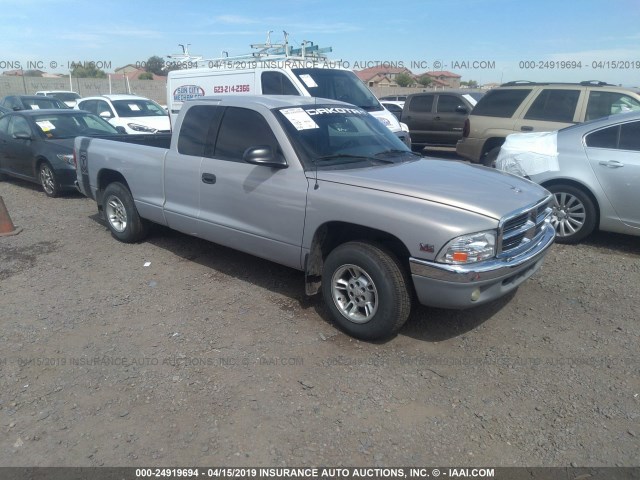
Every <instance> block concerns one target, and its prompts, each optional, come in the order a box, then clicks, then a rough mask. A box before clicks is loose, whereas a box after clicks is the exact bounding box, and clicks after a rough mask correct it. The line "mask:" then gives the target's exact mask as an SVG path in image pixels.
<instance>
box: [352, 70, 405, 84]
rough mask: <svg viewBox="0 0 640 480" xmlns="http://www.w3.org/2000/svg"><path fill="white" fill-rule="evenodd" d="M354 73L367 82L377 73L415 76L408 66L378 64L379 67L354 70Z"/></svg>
mask: <svg viewBox="0 0 640 480" xmlns="http://www.w3.org/2000/svg"><path fill="white" fill-rule="evenodd" d="M354 73H355V74H356V75H357V77H358V78H359V79H360V80H362V81H363V82H367V81H369V80H371V79H372V78H373V77H375V76H376V75H387V74H398V73H406V74H407V75H411V76H413V74H412V73H411V70H409V69H408V68H406V67H385V66H377V67H370V68H365V69H364V70H354Z"/></svg>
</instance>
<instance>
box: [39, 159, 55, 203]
mask: <svg viewBox="0 0 640 480" xmlns="http://www.w3.org/2000/svg"><path fill="white" fill-rule="evenodd" d="M38 176H39V177H40V185H42V189H43V190H44V193H45V194H46V195H47V196H49V197H57V196H58V182H57V180H56V175H55V173H53V169H52V168H51V165H49V164H48V163H47V162H43V163H42V164H40V172H39V175H38Z"/></svg>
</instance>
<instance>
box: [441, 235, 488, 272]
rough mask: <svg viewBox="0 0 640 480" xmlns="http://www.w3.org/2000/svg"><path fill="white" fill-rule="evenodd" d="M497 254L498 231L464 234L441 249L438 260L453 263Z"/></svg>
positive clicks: (468, 261)
mask: <svg viewBox="0 0 640 480" xmlns="http://www.w3.org/2000/svg"><path fill="white" fill-rule="evenodd" d="M495 255H496V232H495V231H493V230H487V231H486V232H478V233H472V234H470V235H462V236H460V237H456V238H454V239H453V240H451V241H450V242H449V243H447V244H446V245H445V247H444V248H443V249H442V250H441V251H440V254H439V255H438V258H437V261H438V262H441V263H449V264H453V265H461V264H465V263H475V262H481V261H483V260H489V259H491V258H493V257H495Z"/></svg>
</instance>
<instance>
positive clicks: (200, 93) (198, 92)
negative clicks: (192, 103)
mask: <svg viewBox="0 0 640 480" xmlns="http://www.w3.org/2000/svg"><path fill="white" fill-rule="evenodd" d="M198 97H204V88H202V87H199V86H198V85H182V86H180V87H178V88H176V89H175V90H174V91H173V101H174V102H186V101H187V100H191V99H192V98H198Z"/></svg>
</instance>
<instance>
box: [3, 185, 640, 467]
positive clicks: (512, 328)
mask: <svg viewBox="0 0 640 480" xmlns="http://www.w3.org/2000/svg"><path fill="white" fill-rule="evenodd" d="M0 195H1V196H2V197H3V198H4V201H5V204H6V206H7V208H8V210H9V212H10V214H11V217H12V219H13V221H14V223H15V224H16V225H20V226H22V227H23V228H24V231H23V232H22V233H20V234H19V235H17V236H12V237H5V238H0V319H1V325H2V328H1V329H0V345H1V346H2V351H1V353H0V389H1V392H2V393H1V394H0V429H2V432H3V434H2V435H1V436H0V465H3V466H51V465H55V466H71V465H73V466H99V465H105V466H137V465H145V466H154V465H160V466H176V465H183V466H190V465H200V466H206V465H227V466H236V465H238V466H240V465H251V466H299V465H347V466H367V465H369V466H371V465H377V466H398V465H406V466H412V465H418V466H424V465H452V466H455V465H484V466H487V465H490V466H518V465H528V466H570V465H573V466H616V465H619V466H637V465H638V464H639V463H640V462H639V453H638V452H640V381H639V378H640V376H639V367H640V356H639V352H638V345H639V344H640V339H639V338H638V337H639V333H640V327H639V325H638V317H640V315H639V314H638V312H639V308H638V303H639V301H640V293H639V290H638V285H639V284H640V242H639V241H638V237H628V236H622V235H612V234H604V233H599V234H596V235H594V236H593V237H592V238H591V239H589V240H588V241H586V242H584V243H583V244H581V245H578V246H563V245H555V246H554V247H553V248H552V250H551V252H550V254H549V256H548V257H547V261H546V263H545V265H544V267H543V269H542V270H541V271H540V272H538V273H537V274H536V275H535V276H534V277H533V278H531V279H530V280H529V281H528V282H526V283H525V284H524V285H522V286H521V287H520V288H519V290H518V291H517V292H515V293H514V294H512V295H510V296H508V297H507V298H504V299H502V300H500V301H498V302H495V303H493V304H490V305H486V306H482V307H478V308H476V309H474V310H468V311H461V312H458V311H445V310H438V309H430V308H425V307H418V308H416V309H415V311H414V313H413V314H412V317H411V319H410V320H409V322H408V323H407V324H406V325H405V326H404V328H403V329H402V330H401V331H400V333H399V335H397V336H396V337H395V338H393V339H391V340H389V341H387V342H383V343H366V342H360V341H357V340H354V339H352V338H350V337H348V336H346V335H344V334H343V333H341V332H339V331H338V330H336V328H334V326H333V325H332V324H331V322H330V320H329V316H328V313H327V311H326V310H325V308H324V306H323V304H322V301H321V299H320V298H307V297H305V295H304V286H303V275H302V273H300V272H297V271H293V270H290V269H287V268H284V267H280V266H278V265H275V264H272V263H269V262H267V261H263V260H260V259H256V258H254V257H251V256H249V255H245V254H241V253H238V252H235V251H233V250H230V249H227V248H223V247H220V246H217V245H214V244H210V243H207V242H204V241H202V240H199V239H195V238H191V237H187V236H185V235H182V234H179V233H176V232H172V231H169V230H167V229H164V228H156V229H154V231H153V232H152V235H151V236H150V238H149V239H148V241H146V242H144V243H141V244H135V245H126V244H122V243H119V242H117V241H116V240H115V239H113V238H112V237H111V236H110V235H109V233H108V231H107V228H106V226H105V224H104V223H102V222H101V220H100V219H99V217H98V216H97V211H96V207H95V204H94V203H93V202H92V201H90V200H88V199H86V198H83V197H81V196H79V195H76V194H72V195H69V196H66V197H63V198H58V199H50V198H47V197H45V196H44V194H43V193H42V192H41V191H40V189H39V188H38V187H37V186H32V185H30V184H27V183H23V182H20V181H14V180H11V181H6V182H2V183H0ZM147 262H150V264H148V266H145V264H146V263H147Z"/></svg>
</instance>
